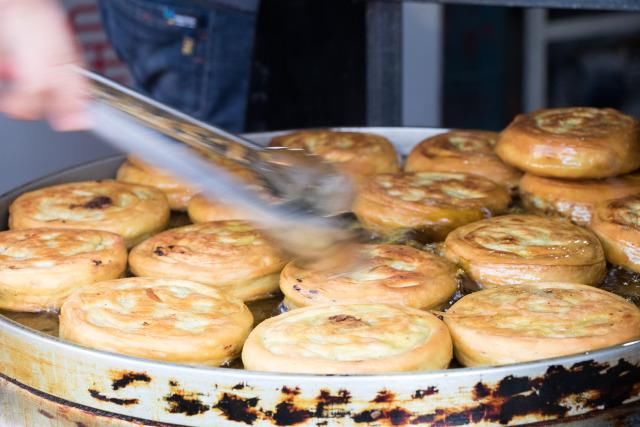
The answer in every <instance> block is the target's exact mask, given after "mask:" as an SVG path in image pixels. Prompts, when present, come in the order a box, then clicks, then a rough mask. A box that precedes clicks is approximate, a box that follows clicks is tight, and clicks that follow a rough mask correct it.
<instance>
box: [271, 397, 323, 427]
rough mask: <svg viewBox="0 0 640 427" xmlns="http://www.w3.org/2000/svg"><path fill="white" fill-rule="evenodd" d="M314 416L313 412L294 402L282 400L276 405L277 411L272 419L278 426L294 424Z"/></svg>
mask: <svg viewBox="0 0 640 427" xmlns="http://www.w3.org/2000/svg"><path fill="white" fill-rule="evenodd" d="M312 416H313V412H311V411H307V410H305V409H302V408H298V407H297V406H296V405H295V404H294V403H293V402H288V401H284V402H280V403H278V404H277V405H276V411H275V412H274V413H273V414H272V415H271V419H272V420H273V422H274V423H275V424H276V425H278V426H293V425H296V424H300V423H302V422H304V421H307V420H308V419H309V418H311V417H312Z"/></svg>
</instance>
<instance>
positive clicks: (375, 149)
mask: <svg viewBox="0 0 640 427" xmlns="http://www.w3.org/2000/svg"><path fill="white" fill-rule="evenodd" d="M269 146H271V147H287V148H299V149H304V150H307V151H308V152H309V153H311V154H317V155H318V156H320V157H322V158H323V159H324V160H326V161H328V162H330V163H335V164H336V165H337V167H338V168H339V169H340V170H342V171H343V172H344V173H346V174H348V175H350V176H351V177H353V178H354V179H355V180H356V181H357V182H362V181H364V180H365V178H366V177H367V176H369V175H374V174H379V173H392V172H397V171H398V170H400V165H399V163H398V155H397V154H396V151H395V149H394V148H393V145H391V143H390V142H389V140H388V139H387V138H385V137H383V136H380V135H375V134H372V133H364V132H340V131H332V130H324V129H317V130H305V131H300V132H294V133H290V134H286V135H281V136H277V137H275V138H273V139H272V140H271V143H270V144H269Z"/></svg>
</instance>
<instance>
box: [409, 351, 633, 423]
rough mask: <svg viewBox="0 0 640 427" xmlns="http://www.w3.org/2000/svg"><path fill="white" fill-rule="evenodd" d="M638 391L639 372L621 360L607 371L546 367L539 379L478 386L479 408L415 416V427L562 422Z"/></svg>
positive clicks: (596, 366) (601, 366)
mask: <svg viewBox="0 0 640 427" xmlns="http://www.w3.org/2000/svg"><path fill="white" fill-rule="evenodd" d="M638 387H640V367H639V366H638V365H633V364H631V363H629V362H627V361H625V360H623V359H620V360H618V362H617V363H616V364H615V365H613V366H610V365H608V364H606V363H598V362H595V361H593V360H588V361H585V362H580V363H576V364H574V365H572V366H571V367H570V368H565V367H564V366H561V365H552V366H550V367H549V368H548V369H547V371H546V373H545V374H544V375H543V376H541V377H534V378H530V377H516V376H511V375H510V376H507V377H505V378H503V379H502V380H501V381H500V382H498V383H497V384H496V385H494V386H491V385H489V384H484V383H481V382H480V383H477V384H476V385H475V386H474V388H473V390H472V397H473V399H474V400H476V401H477V402H478V403H477V404H475V405H472V406H467V407H463V408H456V409H454V408H442V409H439V410H437V411H435V412H434V413H431V414H424V415H418V416H415V417H414V418H413V419H412V420H411V422H412V423H414V424H420V423H425V424H427V423H431V424H434V425H459V424H465V423H472V422H473V423H477V422H481V421H482V422H491V423H500V424H508V423H510V422H512V421H513V420H514V419H515V418H517V417H523V416H527V415H534V416H537V417H538V418H541V419H545V418H562V417H565V416H567V415H568V414H569V411H570V409H571V403H572V402H579V404H580V406H581V407H583V408H585V409H592V410H598V409H608V408H612V407H615V406H619V405H621V404H622V403H623V402H624V401H625V400H627V399H629V398H630V397H632V396H634V395H636V394H637V392H638Z"/></svg>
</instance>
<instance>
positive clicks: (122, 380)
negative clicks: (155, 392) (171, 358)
mask: <svg viewBox="0 0 640 427" xmlns="http://www.w3.org/2000/svg"><path fill="white" fill-rule="evenodd" d="M136 382H143V383H150V382H151V377H149V375H147V374H146V373H145V372H123V373H122V374H121V375H118V376H117V377H116V378H114V379H113V382H112V383H111V388H112V389H113V390H114V391H115V390H120V389H121V388H125V387H127V386H129V385H130V384H132V383H136Z"/></svg>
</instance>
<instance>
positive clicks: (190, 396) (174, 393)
mask: <svg viewBox="0 0 640 427" xmlns="http://www.w3.org/2000/svg"><path fill="white" fill-rule="evenodd" d="M169 386H170V387H171V391H170V392H169V394H168V395H166V396H165V397H164V400H165V401H166V402H167V403H168V404H169V406H168V408H167V410H168V411H169V412H171V413H172V414H185V415H189V416H191V415H198V414H202V413H204V412H207V411H208V410H209V409H210V407H209V406H208V405H205V404H204V403H202V401H201V400H200V394H199V393H191V392H187V391H184V390H182V389H181V388H178V382H177V381H174V380H171V381H169Z"/></svg>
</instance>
